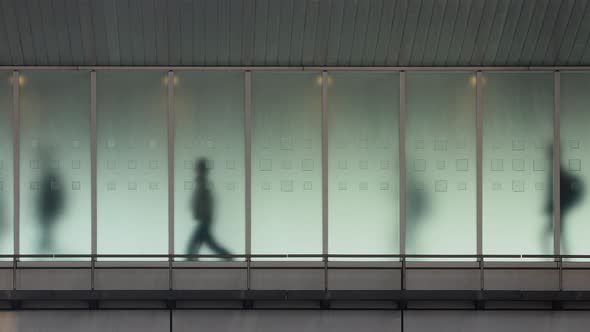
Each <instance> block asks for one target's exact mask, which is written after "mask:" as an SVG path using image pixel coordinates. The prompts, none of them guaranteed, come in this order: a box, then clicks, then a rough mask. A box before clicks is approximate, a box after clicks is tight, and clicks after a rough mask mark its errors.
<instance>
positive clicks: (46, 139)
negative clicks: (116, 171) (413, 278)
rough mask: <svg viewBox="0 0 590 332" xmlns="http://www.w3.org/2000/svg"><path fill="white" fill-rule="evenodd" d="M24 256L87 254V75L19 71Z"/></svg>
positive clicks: (88, 183) (88, 232) (77, 72)
mask: <svg viewBox="0 0 590 332" xmlns="http://www.w3.org/2000/svg"><path fill="white" fill-rule="evenodd" d="M20 124H21V129H20V133H21V137H20V139H21V142H20V180H21V182H20V246H21V253H23V254H49V253H51V254H53V253H70V254H88V253H90V236H91V235H90V228H91V226H90V191H91V188H90V73H89V72H85V71H67V72H66V71H47V72H42V71H35V72H23V73H21V88H20Z"/></svg>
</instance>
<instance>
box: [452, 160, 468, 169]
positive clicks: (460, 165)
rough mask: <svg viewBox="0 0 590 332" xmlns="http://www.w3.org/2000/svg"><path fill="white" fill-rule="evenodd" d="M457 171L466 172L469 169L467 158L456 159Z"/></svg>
mask: <svg viewBox="0 0 590 332" xmlns="http://www.w3.org/2000/svg"><path fill="white" fill-rule="evenodd" d="M455 164H456V165H455V166H456V168H457V171H461V172H466V171H468V170H469V160H467V159H457V160H456V162H455Z"/></svg>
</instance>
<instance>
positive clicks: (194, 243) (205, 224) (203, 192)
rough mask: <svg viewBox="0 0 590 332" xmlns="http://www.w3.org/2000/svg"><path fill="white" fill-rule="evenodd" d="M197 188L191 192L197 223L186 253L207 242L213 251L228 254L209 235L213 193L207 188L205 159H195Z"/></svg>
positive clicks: (211, 220)
mask: <svg viewBox="0 0 590 332" xmlns="http://www.w3.org/2000/svg"><path fill="white" fill-rule="evenodd" d="M196 171H197V188H196V190H195V192H194V194H193V199H192V210H193V211H192V212H193V218H194V219H196V220H197V222H198V223H199V225H198V227H197V229H196V230H195V231H194V233H193V236H192V237H191V240H190V243H189V246H188V250H187V254H198V253H199V250H200V248H201V246H202V245H203V244H207V245H208V246H209V248H211V250H213V252H215V253H216V254H219V255H229V254H230V253H229V251H228V250H227V249H225V248H224V247H222V246H221V245H220V244H219V243H218V242H217V240H215V239H214V238H213V235H211V227H212V224H213V204H214V202H213V195H212V194H211V189H210V188H209V179H208V173H209V169H208V168H207V159H204V158H202V159H199V160H197V168H196Z"/></svg>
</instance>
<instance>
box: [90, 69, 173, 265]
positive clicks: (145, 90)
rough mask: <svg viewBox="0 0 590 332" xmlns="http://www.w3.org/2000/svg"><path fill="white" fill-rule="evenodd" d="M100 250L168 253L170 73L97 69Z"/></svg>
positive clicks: (105, 252)
mask: <svg viewBox="0 0 590 332" xmlns="http://www.w3.org/2000/svg"><path fill="white" fill-rule="evenodd" d="M96 76H97V82H96V85H97V87H96V108H97V145H98V147H97V158H98V165H97V195H98V198H97V203H98V211H97V213H98V230H97V232H98V234H97V239H98V253H99V254H166V253H168V142H167V111H168V73H167V72H165V71H133V72H123V71H113V72H107V71H101V72H98V73H97V74H96Z"/></svg>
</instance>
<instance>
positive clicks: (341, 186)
mask: <svg viewBox="0 0 590 332" xmlns="http://www.w3.org/2000/svg"><path fill="white" fill-rule="evenodd" d="M346 189H348V185H347V184H346V182H338V190H342V191H344V190H346Z"/></svg>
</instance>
